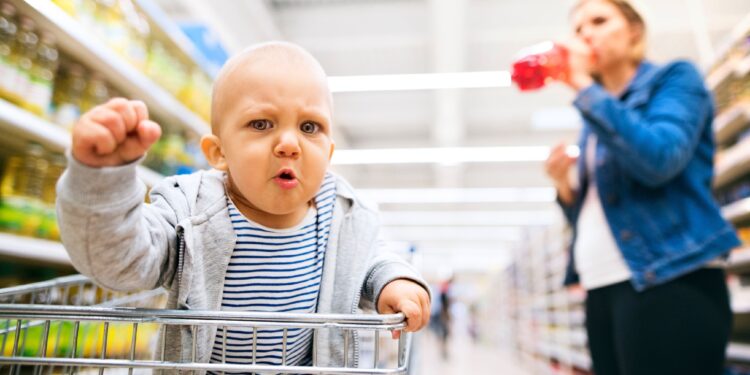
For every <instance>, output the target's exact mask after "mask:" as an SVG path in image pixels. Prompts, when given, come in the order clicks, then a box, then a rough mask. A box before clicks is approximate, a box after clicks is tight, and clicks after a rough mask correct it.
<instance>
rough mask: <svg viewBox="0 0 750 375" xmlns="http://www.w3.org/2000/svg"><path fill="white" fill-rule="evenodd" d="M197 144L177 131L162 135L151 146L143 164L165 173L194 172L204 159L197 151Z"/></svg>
mask: <svg viewBox="0 0 750 375" xmlns="http://www.w3.org/2000/svg"><path fill="white" fill-rule="evenodd" d="M195 144H196V142H189V143H188V142H186V140H185V138H184V137H183V136H181V135H179V134H176V133H171V134H165V135H162V137H161V138H160V139H159V140H158V141H157V142H156V143H155V144H154V145H153V146H151V149H150V150H149V152H148V154H146V160H145V161H144V163H143V164H144V165H146V166H147V167H149V168H151V169H153V170H155V171H157V172H159V173H161V174H163V175H175V174H188V173H192V172H194V171H195V170H196V165H197V163H198V162H199V161H202V160H203V157H202V156H199V155H198V154H196V153H195V149H197V147H196V146H195ZM189 145H190V146H189Z"/></svg>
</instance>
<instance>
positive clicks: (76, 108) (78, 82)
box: [52, 62, 86, 129]
mask: <svg viewBox="0 0 750 375" xmlns="http://www.w3.org/2000/svg"><path fill="white" fill-rule="evenodd" d="M85 90H86V79H85V78H84V69H83V67H82V66H81V65H79V64H76V63H71V62H68V63H66V65H64V66H63V68H62V69H61V72H60V74H59V75H58V76H57V79H56V80H55V91H54V94H53V97H52V121H53V122H54V123H56V124H58V125H60V126H62V127H64V128H66V129H71V128H72V127H73V124H75V122H76V121H77V120H78V117H80V116H81V103H82V100H83V93H84V91H85Z"/></svg>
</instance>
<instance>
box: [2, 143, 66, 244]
mask: <svg viewBox="0 0 750 375" xmlns="http://www.w3.org/2000/svg"><path fill="white" fill-rule="evenodd" d="M47 158H49V156H48V155H45V151H44V149H43V148H42V147H41V146H40V145H37V144H33V143H30V144H29V145H28V146H27V148H26V153H25V155H22V156H21V155H13V156H11V157H9V158H8V160H7V161H6V165H5V170H4V172H3V176H2V180H1V181H0V230H2V231H5V232H10V233H15V234H19V235H23V236H31V237H39V238H46V239H51V240H57V239H59V229H58V228H57V220H56V219H55V214H54V212H55V211H54V184H55V183H56V182H57V179H58V178H59V177H60V175H61V174H62V171H63V170H64V161H63V160H62V159H61V157H59V156H57V157H54V158H53V159H52V160H53V161H52V162H50V161H49V160H48V159H47Z"/></svg>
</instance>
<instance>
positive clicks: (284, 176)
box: [274, 168, 299, 190]
mask: <svg viewBox="0 0 750 375" xmlns="http://www.w3.org/2000/svg"><path fill="white" fill-rule="evenodd" d="M274 181H275V182H276V184H277V185H278V186H279V187H280V188H282V189H284V190H290V189H294V188H295V187H297V186H298V185H299V181H298V180H297V175H295V174H294V171H293V170H291V169H290V168H284V169H282V170H280V171H279V173H277V174H276V177H275V178H274Z"/></svg>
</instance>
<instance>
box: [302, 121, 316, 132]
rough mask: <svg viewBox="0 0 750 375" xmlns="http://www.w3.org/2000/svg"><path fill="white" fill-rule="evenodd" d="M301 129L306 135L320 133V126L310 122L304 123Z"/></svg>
mask: <svg viewBox="0 0 750 375" xmlns="http://www.w3.org/2000/svg"><path fill="white" fill-rule="evenodd" d="M299 128H300V130H302V131H303V132H305V133H309V134H314V133H317V132H318V130H319V129H320V125H318V124H316V123H314V122H310V121H308V122H303V123H302V125H300V127H299Z"/></svg>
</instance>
